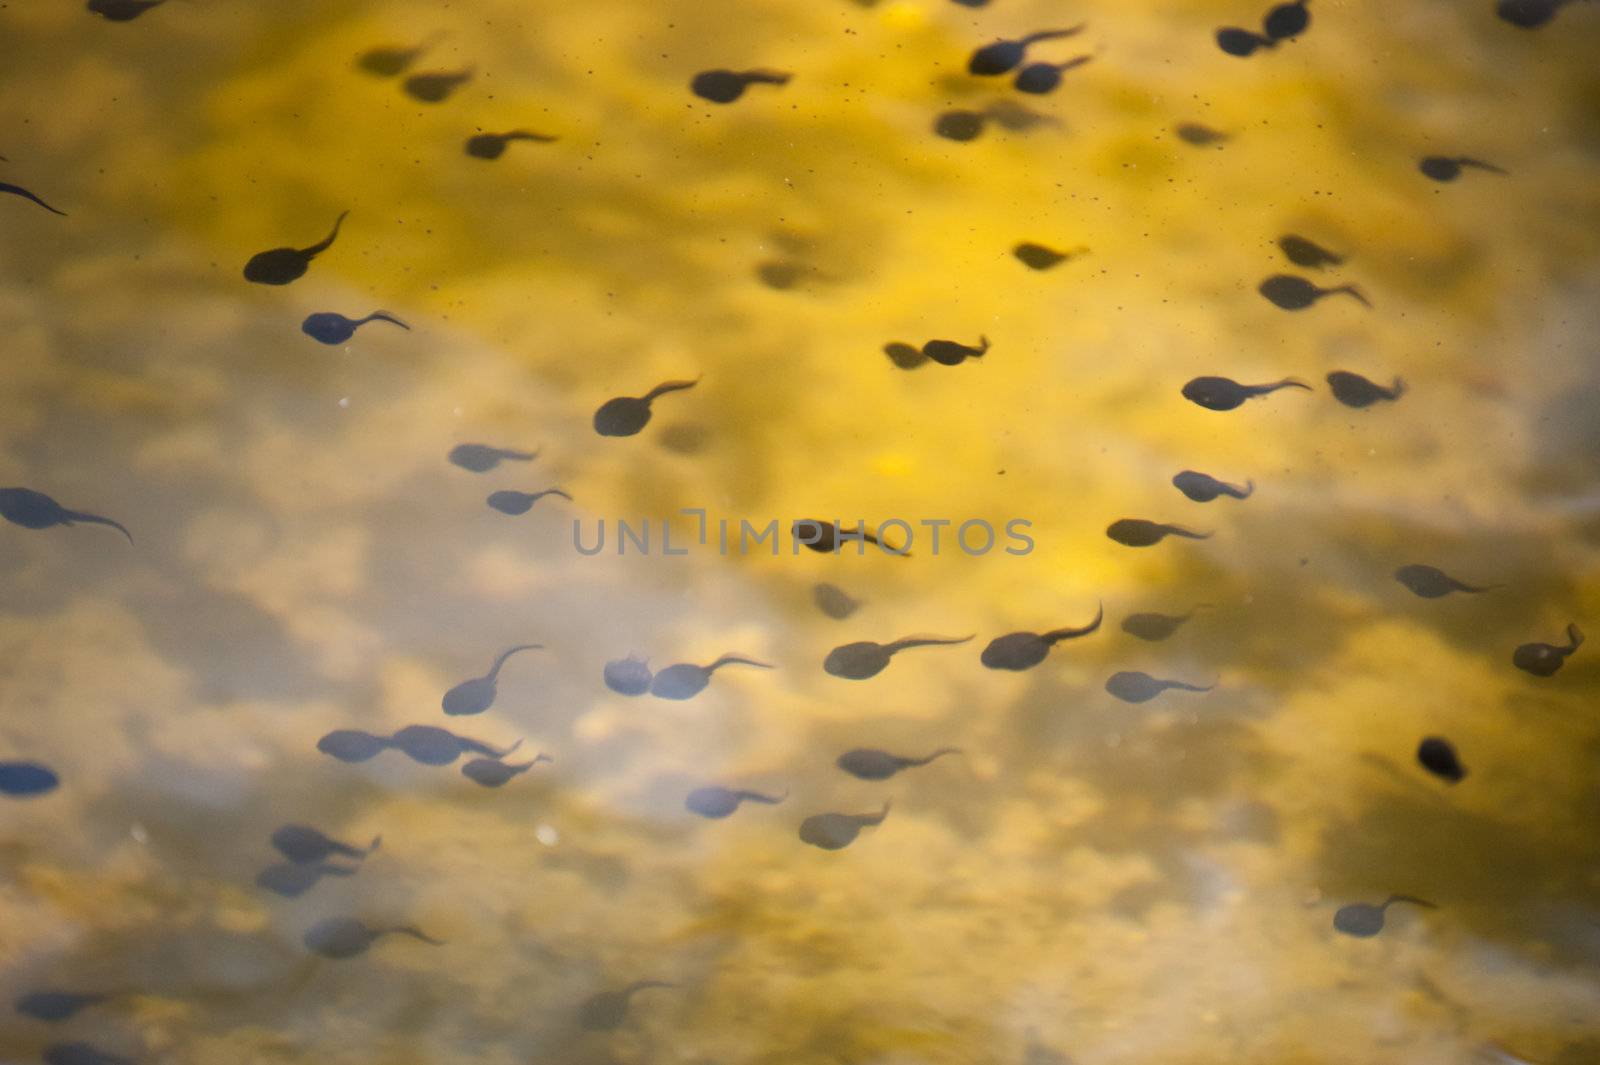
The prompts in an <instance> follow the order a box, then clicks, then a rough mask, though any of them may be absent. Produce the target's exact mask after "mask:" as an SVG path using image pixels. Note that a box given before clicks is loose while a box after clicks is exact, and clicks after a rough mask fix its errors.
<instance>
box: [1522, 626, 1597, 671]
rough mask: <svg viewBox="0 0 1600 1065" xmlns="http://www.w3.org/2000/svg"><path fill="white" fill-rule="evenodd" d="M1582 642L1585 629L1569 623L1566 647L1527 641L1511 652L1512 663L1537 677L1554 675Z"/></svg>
mask: <svg viewBox="0 0 1600 1065" xmlns="http://www.w3.org/2000/svg"><path fill="white" fill-rule="evenodd" d="M1582 643H1583V631H1582V630H1581V629H1579V628H1578V626H1576V625H1568V626H1567V645H1566V646H1565V647H1558V646H1556V645H1555V644H1549V643H1525V644H1523V645H1522V646H1521V647H1518V648H1517V649H1516V650H1515V651H1513V652H1511V664H1512V665H1514V666H1516V667H1517V668H1518V669H1520V670H1522V671H1523V672H1524V673H1532V674H1533V675H1534V676H1536V677H1552V676H1554V675H1555V673H1556V670H1558V669H1560V668H1561V666H1562V664H1563V663H1565V662H1566V660H1567V656H1569V655H1571V654H1572V652H1574V651H1576V650H1577V649H1578V647H1579V646H1580V645H1581V644H1582Z"/></svg>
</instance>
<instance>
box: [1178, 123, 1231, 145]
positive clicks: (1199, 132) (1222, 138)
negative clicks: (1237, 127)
mask: <svg viewBox="0 0 1600 1065" xmlns="http://www.w3.org/2000/svg"><path fill="white" fill-rule="evenodd" d="M1175 132H1176V133H1177V134H1178V139H1179V140H1181V141H1183V142H1184V143H1185V144H1192V145H1194V146H1195V147H1196V148H1209V147H1211V146H1212V145H1221V144H1224V143H1226V142H1227V140H1228V135H1227V134H1226V133H1224V132H1222V131H1221V130H1219V129H1212V128H1211V127H1210V126H1205V125H1201V124H1200V123H1199V122H1180V123H1178V125H1177V128H1176V130H1175Z"/></svg>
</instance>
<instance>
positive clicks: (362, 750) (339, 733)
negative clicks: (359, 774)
mask: <svg viewBox="0 0 1600 1065" xmlns="http://www.w3.org/2000/svg"><path fill="white" fill-rule="evenodd" d="M393 746H394V743H393V741H392V740H390V739H389V737H387V736H374V735H373V734H372V733H370V732H362V731H361V730H360V729H351V728H341V729H334V730H333V731H332V732H330V733H328V734H327V735H326V736H324V737H322V738H321V739H320V740H318V741H317V750H319V751H321V752H322V753H323V754H326V755H329V756H331V757H333V758H337V759H339V761H341V762H349V763H351V764H354V763H357V762H367V761H371V760H372V759H374V758H376V757H377V756H378V755H380V754H382V753H383V752H384V751H387V750H388V749H389V748H391V747H393Z"/></svg>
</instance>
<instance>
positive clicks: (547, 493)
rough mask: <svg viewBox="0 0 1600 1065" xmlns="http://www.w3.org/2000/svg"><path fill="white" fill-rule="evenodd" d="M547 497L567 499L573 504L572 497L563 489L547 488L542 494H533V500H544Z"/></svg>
mask: <svg viewBox="0 0 1600 1065" xmlns="http://www.w3.org/2000/svg"><path fill="white" fill-rule="evenodd" d="M545 496H560V497H561V498H562V499H565V500H566V501H567V502H568V503H570V502H572V497H571V496H569V495H567V493H566V490H565V489H562V488H546V489H545V490H544V491H542V492H535V493H533V498H535V499H542V498H544V497H545Z"/></svg>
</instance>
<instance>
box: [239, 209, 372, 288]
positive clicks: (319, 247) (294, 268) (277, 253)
mask: <svg viewBox="0 0 1600 1065" xmlns="http://www.w3.org/2000/svg"><path fill="white" fill-rule="evenodd" d="M349 214H350V212H349V211H343V212H340V214H339V217H338V218H336V219H335V220H334V223H333V229H332V230H331V231H330V232H329V233H328V235H327V236H326V237H323V238H322V239H321V240H319V241H318V242H317V243H315V244H313V245H311V246H310V247H309V248H272V249H269V250H267V251H263V252H257V253H256V254H254V255H252V256H251V257H250V261H249V262H247V263H245V264H244V279H245V280H246V281H253V282H255V283H256V284H258V285H287V284H288V283H289V282H291V281H293V280H295V279H296V278H299V277H303V276H305V272H306V271H307V270H308V269H310V267H311V260H312V259H315V258H316V257H317V256H319V255H321V254H322V253H323V252H325V251H327V250H328V249H329V248H331V247H333V242H334V241H335V240H337V239H338V237H339V227H340V226H342V225H344V220H345V218H346V217H348V216H349Z"/></svg>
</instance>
